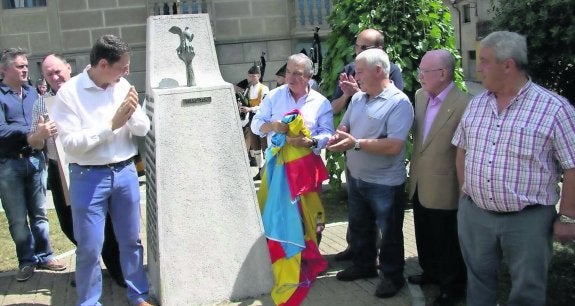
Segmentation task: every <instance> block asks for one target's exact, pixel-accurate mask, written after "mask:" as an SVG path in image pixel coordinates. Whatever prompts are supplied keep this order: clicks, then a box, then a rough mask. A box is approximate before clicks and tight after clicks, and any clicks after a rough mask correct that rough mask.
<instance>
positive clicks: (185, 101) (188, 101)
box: [182, 97, 212, 106]
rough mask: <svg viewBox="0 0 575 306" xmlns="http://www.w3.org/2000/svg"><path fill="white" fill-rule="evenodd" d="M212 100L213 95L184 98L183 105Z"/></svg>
mask: <svg viewBox="0 0 575 306" xmlns="http://www.w3.org/2000/svg"><path fill="white" fill-rule="evenodd" d="M210 102H212V97H200V98H190V99H182V106H187V105H190V104H198V103H210Z"/></svg>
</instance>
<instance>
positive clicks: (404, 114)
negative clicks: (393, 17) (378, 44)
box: [327, 49, 414, 298]
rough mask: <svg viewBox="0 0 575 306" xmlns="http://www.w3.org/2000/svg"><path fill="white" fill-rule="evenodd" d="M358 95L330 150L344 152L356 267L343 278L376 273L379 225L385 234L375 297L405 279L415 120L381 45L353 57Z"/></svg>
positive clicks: (393, 290)
mask: <svg viewBox="0 0 575 306" xmlns="http://www.w3.org/2000/svg"><path fill="white" fill-rule="evenodd" d="M355 64H356V67H355V79H356V80H357V82H358V84H359V86H360V89H361V91H360V92H358V93H356V94H354V95H353V97H352V99H351V103H350V105H349V108H348V109H347V111H346V113H345V115H344V117H343V119H342V121H341V124H340V126H339V127H338V130H337V132H336V134H335V135H334V136H333V137H332V138H331V139H330V141H329V143H328V146H327V148H328V150H332V151H336V152H343V151H347V154H346V165H347V170H348V174H349V176H348V182H347V184H348V205H349V229H350V233H351V245H350V250H351V253H352V258H353V259H352V261H353V264H352V266H350V267H348V268H347V269H345V270H343V271H341V272H339V273H338V274H337V275H336V277H337V279H338V280H341V281H353V280H356V279H361V278H370V277H375V276H377V269H376V257H377V249H376V242H375V236H376V229H375V228H374V223H375V224H377V227H378V228H379V230H380V231H381V234H382V241H383V243H382V246H381V248H380V252H379V263H380V266H379V268H380V269H381V272H382V273H381V274H382V276H383V277H382V280H381V282H380V284H379V285H378V286H377V289H376V292H375V295H376V296H378V297H381V298H386V297H392V296H394V295H395V294H396V293H397V292H399V290H401V288H402V287H403V286H404V285H405V280H404V278H403V266H404V264H405V261H404V249H403V232H402V226H403V206H402V205H401V203H403V201H400V200H398V199H399V197H402V196H403V194H404V184H405V179H406V170H405V162H404V161H405V141H406V138H407V135H408V134H409V130H410V128H411V125H412V123H413V117H414V116H413V107H412V105H411V102H410V101H409V98H408V97H407V96H406V95H405V94H404V93H403V92H402V91H400V90H399V89H397V87H395V86H394V85H393V83H392V82H390V80H389V70H390V64H389V57H388V56H387V54H386V53H385V52H384V51H383V50H381V49H369V50H366V51H363V52H361V53H360V54H359V55H358V56H357V57H356V59H355Z"/></svg>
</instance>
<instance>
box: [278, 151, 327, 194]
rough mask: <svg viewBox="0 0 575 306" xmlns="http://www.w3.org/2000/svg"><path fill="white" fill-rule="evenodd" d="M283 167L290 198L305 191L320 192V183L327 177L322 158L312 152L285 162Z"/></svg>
mask: <svg viewBox="0 0 575 306" xmlns="http://www.w3.org/2000/svg"><path fill="white" fill-rule="evenodd" d="M285 167H286V174H287V180H288V183H289V184H288V185H289V189H290V193H291V198H292V200H293V199H295V198H296V197H297V196H298V195H300V194H304V193H307V192H318V193H319V192H321V183H322V182H323V181H325V180H327V179H328V174H327V169H326V168H325V166H324V164H323V160H321V157H320V156H319V155H315V154H313V153H311V154H308V155H306V156H304V157H302V158H298V159H295V160H292V161H290V162H287V163H286V164H285Z"/></svg>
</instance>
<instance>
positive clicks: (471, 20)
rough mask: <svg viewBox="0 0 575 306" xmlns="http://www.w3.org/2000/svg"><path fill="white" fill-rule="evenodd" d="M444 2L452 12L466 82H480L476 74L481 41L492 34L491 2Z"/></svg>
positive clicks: (457, 46) (448, 0) (445, 0)
mask: <svg viewBox="0 0 575 306" xmlns="http://www.w3.org/2000/svg"><path fill="white" fill-rule="evenodd" d="M443 2H444V3H445V5H447V6H448V7H449V8H450V10H451V22H452V24H453V27H454V32H455V36H456V48H457V49H458V50H459V53H460V54H461V59H462V61H461V65H462V68H463V74H464V77H465V79H466V80H471V81H479V77H478V74H477V72H476V69H477V60H478V56H479V41H480V40H481V39H483V38H484V37H485V36H487V34H489V33H490V32H491V19H492V18H493V16H494V11H493V7H492V5H491V1H487V0H443ZM495 2H498V1H495Z"/></svg>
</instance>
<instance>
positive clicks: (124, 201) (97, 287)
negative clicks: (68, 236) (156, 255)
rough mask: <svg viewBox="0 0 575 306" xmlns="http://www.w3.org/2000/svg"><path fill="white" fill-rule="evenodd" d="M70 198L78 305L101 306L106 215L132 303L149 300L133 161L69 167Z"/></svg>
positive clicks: (138, 196) (136, 176) (136, 180)
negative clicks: (110, 223) (101, 165)
mask: <svg viewBox="0 0 575 306" xmlns="http://www.w3.org/2000/svg"><path fill="white" fill-rule="evenodd" d="M69 168H70V198H71V201H72V219H73V221H74V237H75V238H76V241H77V243H78V246H77V249H76V291H77V293H78V302H77V305H81V306H87V305H90V306H92V305H100V303H99V302H98V301H99V299H100V296H101V294H102V272H101V269H100V253H101V251H102V245H103V243H104V229H105V223H106V214H107V213H109V214H110V216H111V218H112V224H113V228H114V233H115V234H116V239H117V240H118V246H119V248H120V265H121V267H122V272H123V274H124V278H125V280H126V284H127V285H128V289H127V291H128V299H129V301H130V303H132V304H135V305H137V304H138V303H139V302H141V301H143V300H144V299H146V298H147V297H148V291H149V287H148V279H147V277H146V274H145V271H144V262H143V261H144V250H143V247H142V243H141V241H140V237H139V233H140V190H139V183H138V175H137V173H136V167H135V166H134V163H131V164H129V165H127V166H125V167H119V168H109V167H91V166H79V165H77V164H71V165H70V167H69Z"/></svg>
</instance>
